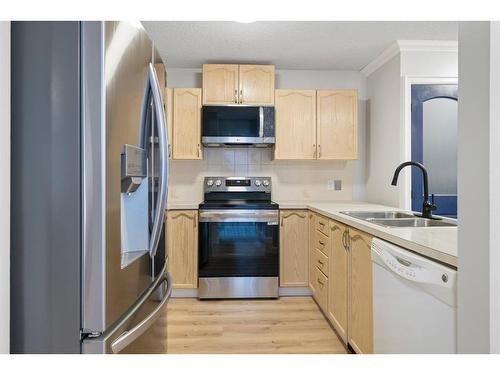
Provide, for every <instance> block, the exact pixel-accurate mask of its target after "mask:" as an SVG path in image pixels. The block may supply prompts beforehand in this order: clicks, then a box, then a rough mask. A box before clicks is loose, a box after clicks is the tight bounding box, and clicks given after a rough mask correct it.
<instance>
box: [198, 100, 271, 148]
mask: <svg viewBox="0 0 500 375" xmlns="http://www.w3.org/2000/svg"><path fill="white" fill-rule="evenodd" d="M201 141H202V143H203V145H204V146H205V147H221V146H256V147H268V146H272V145H274V142H275V127H274V107H247V106H245V107H243V106H241V107H240V106H204V107H203V110H202V126H201Z"/></svg>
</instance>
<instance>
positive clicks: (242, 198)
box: [198, 177, 279, 298]
mask: <svg viewBox="0 0 500 375" xmlns="http://www.w3.org/2000/svg"><path fill="white" fill-rule="evenodd" d="M199 209H200V214H199V218H200V219H199V220H200V225H199V257H198V264H199V268H198V276H199V289H198V297H199V298H277V297H278V287H279V279H278V277H279V225H278V222H279V210H278V209H279V207H278V204H277V203H274V202H272V201H271V178H270V177H206V178H205V181H204V202H203V203H201V204H200V206H199Z"/></svg>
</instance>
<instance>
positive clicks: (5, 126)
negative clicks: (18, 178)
mask: <svg viewBox="0 0 500 375" xmlns="http://www.w3.org/2000/svg"><path fill="white" fill-rule="evenodd" d="M0 150H2V151H1V156H0V176H2V180H3V181H4V183H2V184H0V207H2V210H1V211H0V353H9V341H10V339H9V314H10V294H9V284H10V22H0Z"/></svg>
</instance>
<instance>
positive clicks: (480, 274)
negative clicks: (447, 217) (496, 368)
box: [458, 22, 500, 353]
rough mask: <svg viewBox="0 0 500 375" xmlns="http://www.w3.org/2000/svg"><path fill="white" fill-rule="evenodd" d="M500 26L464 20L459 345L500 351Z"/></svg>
mask: <svg viewBox="0 0 500 375" xmlns="http://www.w3.org/2000/svg"><path fill="white" fill-rule="evenodd" d="M499 43H500V26H499V24H498V23H496V22H495V23H490V22H461V23H460V26H459V77H460V86H459V97H460V100H459V102H458V103H459V106H458V108H459V109H458V111H459V112H458V196H459V199H458V215H459V218H460V226H459V228H458V269H459V274H458V350H459V352H460V353H489V352H495V353H500V341H499V340H500V328H499V323H500V306H499V302H500V301H499V300H500V296H499V291H500V290H499V289H500V286H499V282H500V252H499V247H500V245H499V240H500V234H499V230H498V228H499V224H500V202H499V200H500V198H499V192H500V172H499V166H498V161H499V160H500V131H499V129H498V127H499V126H500V121H499V119H500V110H499V109H498V100H499V99H500V65H499V64H500V50H499V47H498V45H499Z"/></svg>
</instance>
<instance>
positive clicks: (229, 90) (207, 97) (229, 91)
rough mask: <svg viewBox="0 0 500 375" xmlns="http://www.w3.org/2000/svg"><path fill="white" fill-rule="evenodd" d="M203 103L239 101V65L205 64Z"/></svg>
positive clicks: (215, 103)
mask: <svg viewBox="0 0 500 375" xmlns="http://www.w3.org/2000/svg"><path fill="white" fill-rule="evenodd" d="M202 81H203V105H210V104H211V105H226V104H236V103H237V102H238V65H237V64H203V76H202Z"/></svg>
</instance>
